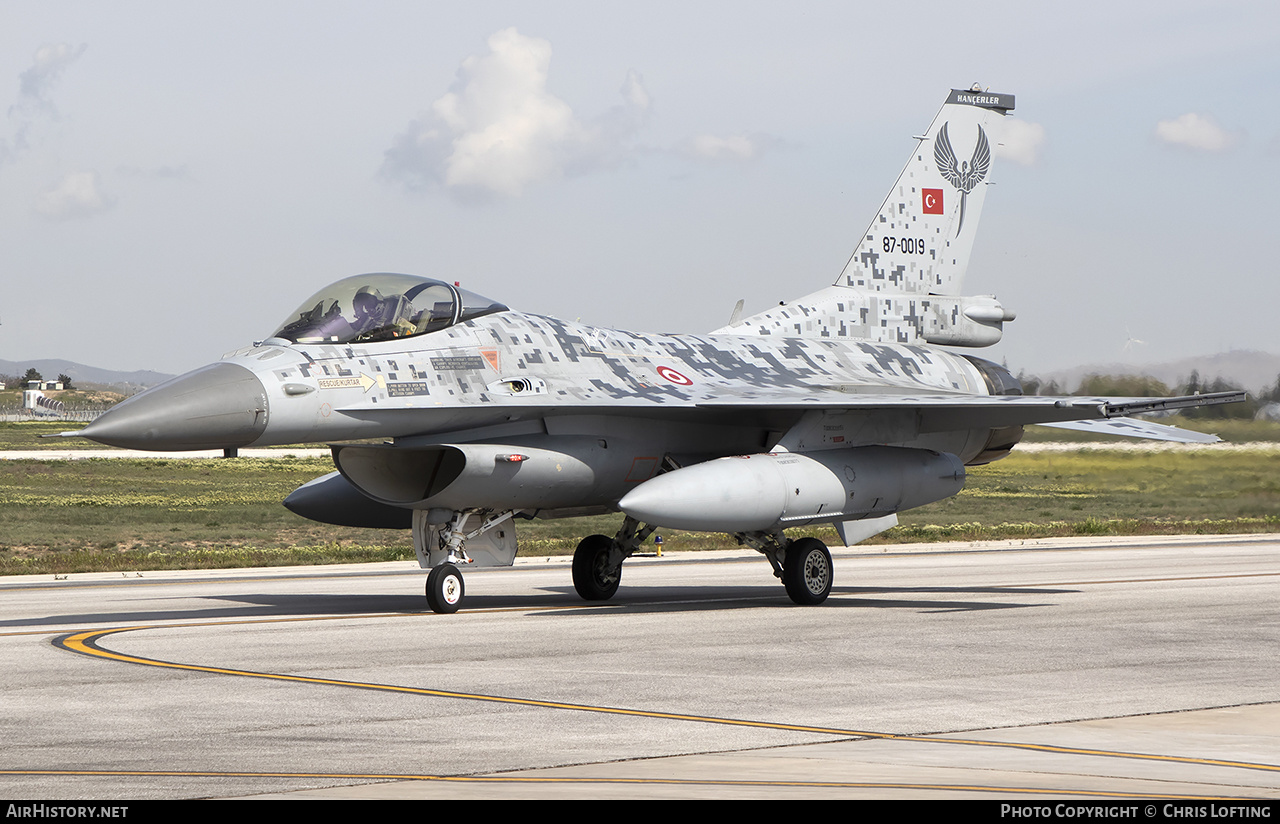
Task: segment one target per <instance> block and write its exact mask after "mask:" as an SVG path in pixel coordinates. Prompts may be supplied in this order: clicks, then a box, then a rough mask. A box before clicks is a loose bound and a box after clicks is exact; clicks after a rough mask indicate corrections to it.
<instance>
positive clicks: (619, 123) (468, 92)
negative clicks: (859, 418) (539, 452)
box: [0, 0, 1280, 372]
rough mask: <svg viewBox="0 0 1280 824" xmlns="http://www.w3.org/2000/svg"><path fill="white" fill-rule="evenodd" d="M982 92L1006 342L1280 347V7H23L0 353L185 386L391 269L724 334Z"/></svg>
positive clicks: (979, 269) (842, 242)
mask: <svg viewBox="0 0 1280 824" xmlns="http://www.w3.org/2000/svg"><path fill="white" fill-rule="evenodd" d="M877 9H879V10H877ZM974 82H978V83H981V84H982V85H983V86H985V87H988V88H990V90H992V91H995V92H1003V93H1011V94H1015V95H1017V110H1016V111H1015V113H1014V120H1015V121H1016V124H1017V130H1016V131H1015V132H1013V133H1012V134H1011V136H1010V139H1009V140H1008V141H1007V142H1008V143H1009V147H1008V151H1006V152H1005V154H1006V156H1005V157H998V158H997V161H996V165H995V167H994V170H993V172H992V176H991V178H992V180H993V181H994V182H995V183H996V185H995V187H994V188H993V189H992V190H991V192H990V194H989V196H988V198H987V203H986V209H985V212H984V214H983V219H982V225H981V229H980V232H979V236H978V240H977V245H976V249H975V252H974V257H973V260H972V263H971V266H970V269H969V276H968V279H967V281H966V283H965V292H966V293H969V294H987V293H994V294H995V295H997V296H998V297H999V298H1000V299H1001V301H1002V302H1003V303H1004V304H1005V305H1006V306H1007V307H1009V308H1012V309H1014V310H1015V311H1017V313H1018V320H1016V321H1015V322H1013V323H1011V324H1008V325H1006V327H1005V342H1003V343H1002V344H1000V346H998V347H996V348H994V349H988V350H985V353H986V355H985V356H987V357H991V358H993V359H995V360H1001V359H1007V360H1008V362H1009V365H1010V367H1011V368H1013V369H1014V371H1017V370H1018V369H1020V368H1026V369H1028V370H1032V371H1034V370H1044V369H1050V368H1055V367H1062V366H1069V365H1072V364H1076V363H1081V362H1087V361H1113V360H1126V359H1127V360H1129V361H1132V362H1140V361H1156V360H1167V359H1172V358H1176V357H1183V356H1190V355H1197V354H1209V353H1213V352H1218V351H1222V350H1226V349H1229V348H1237V349H1239V348H1252V349H1263V350H1267V351H1272V352H1276V351H1280V339H1278V336H1280V333H1278V332H1277V323H1276V320H1275V316H1276V311H1277V307H1280V277H1278V275H1280V266H1278V264H1277V262H1276V261H1277V255H1276V253H1277V248H1278V247H1280V239H1278V235H1280V232H1278V229H1277V223H1278V222H1280V205H1278V204H1280V106H1277V101H1278V100H1280V4H1277V3H1274V2H1229V0H1213V2H1177V0H1162V2H1151V3H1145V2H1144V3H1136V2H1135V3H1116V2H1114V1H1113V2H1106V3H1090V2H1075V3H1061V2H1058V3H1044V4H1039V3H1031V2H979V3H909V2H901V3H881V4H874V5H873V4H870V3H861V4H859V3H850V2H823V3H818V2H813V3H806V2H789V3H785V4H784V3H761V2H743V0H735V1H734V2H695V3H689V2H680V3H668V2H655V0H649V2H645V3H629V4H624V3H602V2H568V1H566V2H478V3H460V2H455V3H447V4H446V3H433V2H422V0H385V2H377V0H374V1H373V2H370V1H369V0H365V1H364V2H359V3H355V2H336V1H333V0H331V1H330V2H320V1H319V0H308V1H307V2H287V1H286V0H271V2H237V1H236V0H220V1H219V2H205V3H196V2H173V1H172V0H169V2H125V1H124V0H113V2H110V3H103V2H89V1H88V0H86V2H59V0H39V2H27V1H26V0H0V110H3V111H4V112H5V116H4V118H3V120H2V121H0V285H3V293H2V295H3V296H2V297H0V358H4V359H9V360H18V361H21V360H23V359H34V358H66V359H70V360H74V361H79V362H81V363H86V364H90V365H93V366H100V367H105V368H112V369H127V370H132V369H157V370H161V371H167V372H181V371H185V370H187V369H192V368H195V367H197V366H200V365H202V364H204V363H207V362H209V361H212V360H216V359H217V358H218V357H219V356H220V355H221V354H222V353H223V352H225V351H228V350H231V349H234V348H237V347H239V346H242V345H245V344H247V343H250V342H252V341H253V340H260V339H262V338H264V337H266V336H267V335H269V334H270V333H271V332H272V331H273V330H274V329H275V328H276V327H277V326H278V325H279V324H280V323H281V322H282V321H283V320H284V319H285V317H286V315H288V314H289V313H290V312H291V311H292V310H293V309H294V308H295V307H296V306H297V305H298V304H300V303H301V302H302V300H303V299H304V298H306V297H307V296H308V295H310V294H311V293H313V292H314V291H316V290H317V289H319V288H320V287H322V286H324V285H325V284H327V283H329V282H331V281H334V280H337V279H338V278H341V277H345V276H347V275H350V274H355V273H358V272H369V271H394V272H410V273H415V274H422V275H427V276H431V277H438V278H442V279H447V280H459V281H461V282H462V284H463V286H465V287H466V288H468V289H471V290H472V291H474V292H479V293H480V294H483V295H486V296H488V297H491V298H495V299H498V300H501V301H503V302H505V303H507V304H509V305H510V306H512V307H513V308H517V309H523V310H526V311H531V312H537V313H542V314H550V315H556V316H559V317H564V318H569V319H581V320H582V321H584V322H588V323H594V324H598V325H603V326H613V327H620V328H629V329H639V330H645V331H670V332H703V331H707V330H710V329H713V328H716V327H718V326H721V325H723V324H724V323H725V322H726V321H727V319H728V318H729V314H730V312H731V311H732V309H733V305H734V303H735V302H736V301H737V300H738V299H739V298H745V299H746V301H747V306H746V308H747V311H748V313H750V312H752V311H759V310H761V309H764V308H766V307H767V306H769V305H772V304H776V303H777V301H779V300H781V299H789V298H794V297H798V296H800V295H803V294H806V293H808V292H811V291H815V290H817V289H819V288H821V287H823V286H826V285H828V284H830V283H832V282H834V281H835V279H836V277H837V275H838V274H839V273H840V271H841V269H842V268H843V266H844V264H845V261H846V260H847V258H848V256H849V254H850V252H851V251H852V250H853V247H854V246H855V245H856V241H857V238H858V237H859V236H860V235H861V234H862V231H863V230H864V229H865V227H866V226H867V224H868V223H869V222H870V220H871V218H872V216H873V215H874V213H875V210H876V209H877V207H878V206H879V204H880V201H881V199H882V198H883V196H884V194H885V192H886V191H887V190H888V188H889V185H890V184H891V183H892V182H893V180H894V178H895V177H896V176H897V173H898V171H899V170H900V169H901V167H902V165H903V163H904V162H905V161H906V159H907V156H908V154H909V153H910V152H911V150H912V149H913V147H914V145H915V143H914V141H912V140H911V136H912V135H913V134H919V133H920V132H922V131H923V130H924V129H925V128H926V127H927V126H928V124H929V122H930V120H931V119H932V117H933V115H934V114H935V113H936V111H937V109H938V107H939V105H940V104H941V103H942V101H943V100H944V99H945V97H946V95H947V92H948V89H950V88H953V87H954V88H967V87H968V86H969V85H970V84H972V83H974ZM1009 155H1012V156H1009ZM976 354H983V350H979V351H978V352H976Z"/></svg>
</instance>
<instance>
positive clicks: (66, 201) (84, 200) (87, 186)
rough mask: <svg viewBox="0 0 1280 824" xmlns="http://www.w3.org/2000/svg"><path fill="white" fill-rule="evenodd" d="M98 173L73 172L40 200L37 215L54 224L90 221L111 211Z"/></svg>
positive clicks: (42, 195)
mask: <svg viewBox="0 0 1280 824" xmlns="http://www.w3.org/2000/svg"><path fill="white" fill-rule="evenodd" d="M113 203H114V200H113V199H112V198H111V197H109V196H108V195H107V194H106V193H105V192H103V191H102V184H101V181H100V180H99V178H98V173H97V172H92V171H90V172H70V173H68V174H67V175H65V176H64V177H63V178H62V180H61V181H60V182H59V183H58V185H57V186H55V187H54V188H52V189H50V190H49V191H47V192H44V193H43V194H41V195H40V196H39V197H37V198H36V212H37V213H38V214H40V215H43V216H44V217H47V218H49V219H51V220H68V219H71V218H78V217H89V216H90V215H95V214H97V213H99V212H103V211H106V210H107V209H109V208H111V206H112V204H113Z"/></svg>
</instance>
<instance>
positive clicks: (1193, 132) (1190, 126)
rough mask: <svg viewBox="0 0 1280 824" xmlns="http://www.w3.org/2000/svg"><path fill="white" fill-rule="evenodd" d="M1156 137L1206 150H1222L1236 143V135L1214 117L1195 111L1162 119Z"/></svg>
mask: <svg viewBox="0 0 1280 824" xmlns="http://www.w3.org/2000/svg"><path fill="white" fill-rule="evenodd" d="M1156 138H1157V139H1159V140H1160V141H1162V142H1164V143H1169V144H1171V145H1174V146H1185V147H1186V148H1188V149H1198V150H1200V151H1204V152H1221V151H1224V150H1225V149H1229V148H1231V146H1232V145H1233V144H1234V143H1235V136H1234V135H1232V134H1231V133H1230V132H1228V131H1226V130H1225V129H1223V128H1222V127H1221V126H1219V125H1218V124H1217V123H1214V122H1213V119H1212V118H1209V117H1206V116H1205V115H1202V114H1196V113H1195V112H1187V113H1186V114H1184V115H1182V116H1181V117H1176V118H1174V119H1173V120H1161V121H1160V122H1159V123H1157V124H1156Z"/></svg>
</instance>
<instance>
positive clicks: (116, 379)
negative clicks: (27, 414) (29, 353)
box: [0, 359, 173, 394]
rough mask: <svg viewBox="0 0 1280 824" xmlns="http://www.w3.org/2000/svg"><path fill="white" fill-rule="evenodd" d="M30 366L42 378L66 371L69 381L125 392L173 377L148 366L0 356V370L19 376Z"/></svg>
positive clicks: (62, 373)
mask: <svg viewBox="0 0 1280 824" xmlns="http://www.w3.org/2000/svg"><path fill="white" fill-rule="evenodd" d="M33 366H34V367H35V368H36V371H38V372H39V373H40V374H41V375H43V376H44V379H45V380H50V381H51V380H54V379H55V378H57V377H58V375H66V376H67V377H69V378H71V382H72V384H74V385H88V384H97V385H99V386H105V387H110V388H112V389H117V390H118V391H122V392H125V393H126V394H130V393H132V392H136V391H138V390H139V389H145V388H147V387H148V386H155V385H156V384H157V383H163V382H164V381H167V380H169V378H172V377H173V375H167V374H165V373H163V372H153V371H151V370H150V369H140V370H138V371H135V372H117V371H115V370H113V369H99V368H98V367H96V366H85V365H84V364H80V363H73V362H72V361H68V360H52V359H47V360H33V361H8V360H0V374H4V375H17V376H18V377H22V376H23V375H25V374H26V373H27V370H28V369H30V368H31V367H33Z"/></svg>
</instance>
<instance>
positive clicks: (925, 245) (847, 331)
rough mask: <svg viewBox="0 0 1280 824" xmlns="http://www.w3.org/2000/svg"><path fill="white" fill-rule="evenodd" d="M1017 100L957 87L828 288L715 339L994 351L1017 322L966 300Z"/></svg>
mask: <svg viewBox="0 0 1280 824" xmlns="http://www.w3.org/2000/svg"><path fill="white" fill-rule="evenodd" d="M1011 111H1013V95H1011V94H994V93H991V92H984V91H980V90H979V87H977V86H975V87H974V88H973V89H972V90H970V91H958V90H955V89H953V90H952V91H951V94H950V95H949V96H948V97H947V101H946V102H945V103H944V104H943V105H942V109H941V110H940V111H939V112H938V115H937V117H935V118H934V119H933V123H932V124H930V126H929V129H928V131H926V132H925V133H924V134H923V135H920V136H918V137H916V141H917V144H916V148H915V150H914V151H913V152H912V153H911V158H910V159H909V160H908V161H907V165H906V167H905V168H904V169H903V170H902V174H900V175H898V179H897V181H896V182H895V183H894V184H893V188H892V189H890V190H889V195H888V197H886V198H885V200H884V203H883V204H881V206H880V211H879V212H878V213H877V214H876V217H875V219H874V220H872V221H871V226H870V227H869V228H868V229H867V231H866V232H864V233H863V234H862V236H861V237H860V238H859V240H858V246H857V248H856V249H855V250H854V253H853V257H852V258H850V259H849V263H848V264H847V265H846V266H845V267H844V271H842V272H841V273H840V277H839V278H837V279H836V282H835V284H834V285H832V286H828V287H827V288H825V289H822V290H820V291H818V292H814V293H813V294H810V295H806V296H805V297H802V298H800V299H798V300H790V301H786V302H785V303H783V304H781V305H780V306H777V307H775V308H773V309H769V310H767V311H764V312H761V313H759V314H756V315H752V316H751V317H749V318H743V319H738V317H737V314H736V313H735V316H734V318H733V319H731V320H730V322H729V325H728V326H725V327H722V328H720V329H717V330H715V333H716V334H732V335H780V336H784V337H805V338H835V339H842V340H861V341H869V342H878V343H932V344H942V345H949V346H990V345H991V344H993V343H996V342H997V341H999V340H1000V337H1001V335H1002V334H1003V326H1002V325H1003V323H1004V322H1006V321H1010V320H1013V317H1014V315H1013V313H1012V312H1009V311H1008V310H1006V309H1005V308H1004V307H1003V306H1001V305H1000V303H999V302H998V301H997V300H996V299H995V298H994V297H992V296H990V295H982V296H978V297H962V296H960V295H959V290H960V283H961V280H962V279H963V277H964V272H965V269H966V268H967V267H968V265H969V255H970V253H971V252H972V251H973V239H974V236H975V235H976V234H977V230H978V218H979V217H980V216H981V214H982V204H983V202H984V201H985V200H986V192H987V186H988V185H989V183H990V175H991V160H992V153H993V150H994V148H995V146H996V145H997V144H998V141H999V140H1000V133H1001V126H1002V125H1003V121H1004V118H1005V116H1006V115H1007V114H1008V113H1009V112H1011Z"/></svg>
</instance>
